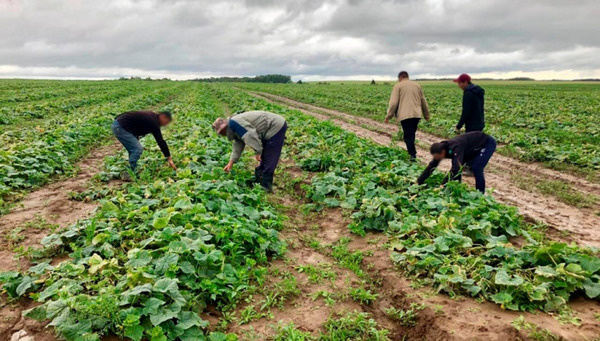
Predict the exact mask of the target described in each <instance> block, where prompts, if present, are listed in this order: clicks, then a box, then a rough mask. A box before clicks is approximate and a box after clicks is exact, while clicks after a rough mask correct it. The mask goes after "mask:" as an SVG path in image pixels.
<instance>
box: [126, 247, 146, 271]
mask: <svg viewBox="0 0 600 341" xmlns="http://www.w3.org/2000/svg"><path fill="white" fill-rule="evenodd" d="M132 251H134V250H132ZM151 261H152V256H151V255H150V252H148V251H146V250H137V251H136V252H133V253H132V252H131V251H130V252H129V261H128V262H127V263H126V264H127V265H128V266H131V267H134V268H138V267H142V266H146V265H148V264H149V263H150V262H151Z"/></svg>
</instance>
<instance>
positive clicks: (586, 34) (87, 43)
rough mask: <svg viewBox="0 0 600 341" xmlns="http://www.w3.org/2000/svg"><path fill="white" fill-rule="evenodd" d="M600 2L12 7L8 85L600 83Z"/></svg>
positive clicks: (9, 3)
mask: <svg viewBox="0 0 600 341" xmlns="http://www.w3.org/2000/svg"><path fill="white" fill-rule="evenodd" d="M599 18H600V0H485V1H473V0H469V1H466V0H447V1H444V0H397V1H393V0H369V1H367V0H322V1H316V0H314V1H313V0H290V1H287V0H240V1H227V0H210V1H209V0H197V1H192V0H0V32H1V33H0V77H47V78H78V77H81V78H115V77H119V76H143V77H145V76H151V77H170V78H178V79H187V78H194V77H199V76H220V75H244V76H252V75H257V74H267V73H283V74H289V75H293V76H294V79H299V78H301V79H303V80H317V79H365V78H377V79H384V78H385V79H391V78H394V77H395V75H396V74H397V73H398V71H400V70H407V71H409V73H410V74H411V76H412V77H440V76H455V75H457V74H460V73H462V72H468V73H471V74H473V75H476V76H487V77H502V78H508V77H515V76H530V77H534V78H538V79H552V78H557V79H558V78H560V79H573V78H589V77H595V78H600V24H599V21H600V19H599Z"/></svg>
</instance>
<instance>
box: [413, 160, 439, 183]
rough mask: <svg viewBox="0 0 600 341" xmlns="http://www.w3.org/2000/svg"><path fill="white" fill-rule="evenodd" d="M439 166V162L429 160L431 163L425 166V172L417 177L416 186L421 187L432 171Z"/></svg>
mask: <svg viewBox="0 0 600 341" xmlns="http://www.w3.org/2000/svg"><path fill="white" fill-rule="evenodd" d="M439 164H440V162H439V161H437V160H435V159H434V160H431V162H430V163H429V164H428V165H427V168H425V170H424V171H423V173H421V176H419V178H418V179H417V184H419V185H422V184H423V183H424V182H425V180H427V179H428V178H429V177H430V176H431V173H433V170H434V169H435V168H436V167H437V166H438V165H439Z"/></svg>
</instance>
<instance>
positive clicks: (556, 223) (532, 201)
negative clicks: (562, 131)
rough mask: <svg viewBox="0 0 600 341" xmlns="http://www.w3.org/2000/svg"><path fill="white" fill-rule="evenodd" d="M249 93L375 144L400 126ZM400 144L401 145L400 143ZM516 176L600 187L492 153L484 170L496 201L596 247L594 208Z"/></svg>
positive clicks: (594, 190) (593, 190)
mask: <svg viewBox="0 0 600 341" xmlns="http://www.w3.org/2000/svg"><path fill="white" fill-rule="evenodd" d="M250 94H251V95H254V96H256V97H259V98H262V99H265V100H268V101H271V102H277V103H280V104H285V105H287V106H289V107H292V108H294V109H297V110H300V111H302V112H303V113H305V114H308V115H311V116H314V117H316V118H318V119H320V120H331V121H332V122H334V123H336V124H337V125H339V126H340V127H341V128H343V129H345V130H348V131H351V132H353V133H355V134H357V135H358V136H360V137H365V138H369V139H371V140H373V141H374V142H376V143H378V144H382V145H390V144H392V143H394V142H393V139H392V136H393V135H394V134H396V133H397V132H398V126H397V125H395V124H385V123H382V122H378V121H375V120H372V119H368V118H364V117H357V116H354V115H350V114H347V113H343V112H339V111H336V110H331V109H326V108H322V107H317V106H314V105H310V104H306V103H302V102H298V101H294V100H291V99H288V98H285V97H281V96H276V95H272V94H267V93H254V92H251V93H250ZM417 139H418V140H419V141H420V142H422V143H424V144H426V145H429V144H431V143H433V142H437V141H440V140H441V139H440V138H439V137H436V136H433V135H430V134H427V133H423V132H421V131H419V132H417ZM399 145H400V146H401V147H402V148H404V147H405V146H404V143H399ZM417 152H418V157H419V159H420V160H421V161H426V160H429V158H430V156H429V152H428V150H427V149H426V148H423V147H421V146H419V145H417ZM449 168H450V165H449V161H446V162H445V163H442V165H441V167H440V169H442V170H448V169H449ZM519 176H529V177H534V178H536V179H539V180H540V181H544V180H559V181H563V182H566V183H569V184H571V185H572V186H573V187H574V188H576V189H577V190H578V191H580V192H583V193H585V194H588V195H598V194H600V185H598V184H595V183H591V182H589V181H586V180H584V179H580V178H577V177H575V176H573V175H570V174H564V173H561V172H558V171H554V170H551V169H547V168H544V167H543V166H541V165H539V164H530V163H524V162H520V161H517V160H514V159H511V158H509V157H506V156H502V155H499V154H495V155H494V157H492V159H491V161H490V164H489V167H488V172H487V173H486V183H487V187H488V188H493V193H492V195H493V196H494V197H495V198H496V199H498V200H499V201H501V202H503V203H506V204H509V205H513V206H516V207H518V208H519V211H520V213H521V214H522V215H524V216H525V217H527V218H529V219H530V220H534V221H537V222H542V223H545V224H547V225H548V226H550V227H552V228H554V229H556V230H557V231H558V233H552V235H554V236H556V237H558V238H559V239H562V240H566V241H574V242H576V243H578V244H579V245H583V246H595V247H600V229H598V226H600V216H599V215H598V214H597V212H595V211H594V210H592V209H585V208H577V207H574V206H570V205H567V204H565V203H563V202H561V201H559V200H557V199H556V198H554V197H550V196H545V195H542V194H540V193H535V192H529V191H526V190H523V189H521V188H519V187H518V186H517V185H516V184H514V183H513V179H514V177H519ZM465 181H466V182H467V183H470V184H474V179H472V178H465Z"/></svg>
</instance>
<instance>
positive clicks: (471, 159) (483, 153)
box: [417, 131, 496, 193]
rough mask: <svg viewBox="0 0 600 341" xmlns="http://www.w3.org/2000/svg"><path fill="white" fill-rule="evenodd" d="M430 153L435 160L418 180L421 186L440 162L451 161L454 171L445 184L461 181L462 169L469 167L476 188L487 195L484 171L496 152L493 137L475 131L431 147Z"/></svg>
mask: <svg viewBox="0 0 600 341" xmlns="http://www.w3.org/2000/svg"><path fill="white" fill-rule="evenodd" d="M430 151H431V155H432V156H433V160H432V161H431V162H430V163H429V165H428V166H427V168H426V169H425V171H423V174H421V176H420V177H419V179H418V180H417V183H418V184H419V185H420V184H422V183H423V182H425V180H427V178H429V176H430V175H431V173H432V172H433V170H434V169H435V168H436V167H437V166H438V165H439V164H440V161H442V160H443V159H451V160H452V169H450V173H449V174H448V176H446V177H445V178H444V184H445V183H446V182H448V181H449V180H457V181H461V172H462V168H463V166H465V165H468V166H470V167H471V171H472V172H473V175H474V176H475V187H476V188H477V189H478V190H479V191H480V192H481V193H485V176H484V174H483V170H484V169H485V166H487V164H488V162H489V161H490V159H491V158H492V155H493V154H494V152H495V151H496V140H494V138H493V137H491V136H489V135H487V134H484V133H482V132H480V131H473V132H470V133H466V134H462V135H459V136H457V137H455V138H453V139H450V140H447V141H442V142H438V143H434V144H432V145H431V149H430Z"/></svg>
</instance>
